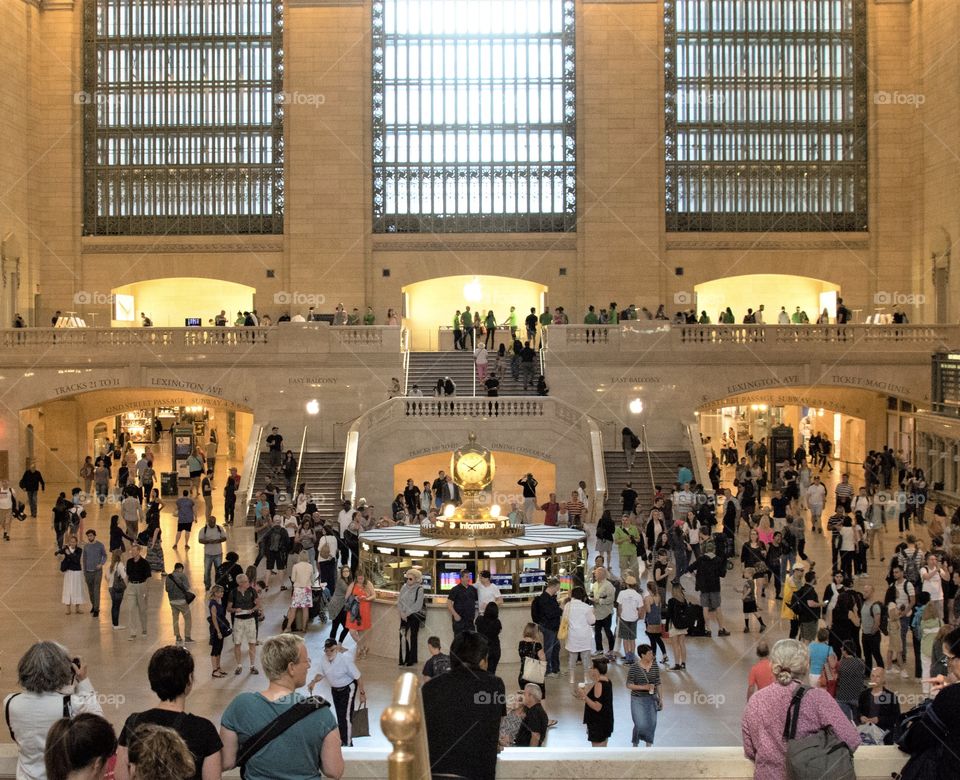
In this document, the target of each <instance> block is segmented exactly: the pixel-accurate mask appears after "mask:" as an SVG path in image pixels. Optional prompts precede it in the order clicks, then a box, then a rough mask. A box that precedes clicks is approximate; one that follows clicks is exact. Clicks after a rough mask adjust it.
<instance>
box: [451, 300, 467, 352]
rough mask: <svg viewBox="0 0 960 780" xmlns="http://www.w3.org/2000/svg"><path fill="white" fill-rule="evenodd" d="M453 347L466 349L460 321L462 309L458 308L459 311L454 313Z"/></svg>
mask: <svg viewBox="0 0 960 780" xmlns="http://www.w3.org/2000/svg"><path fill="white" fill-rule="evenodd" d="M453 348H454V349H466V345H465V344H464V343H463V328H462V325H461V321H460V309H457V313H456V314H454V315H453Z"/></svg>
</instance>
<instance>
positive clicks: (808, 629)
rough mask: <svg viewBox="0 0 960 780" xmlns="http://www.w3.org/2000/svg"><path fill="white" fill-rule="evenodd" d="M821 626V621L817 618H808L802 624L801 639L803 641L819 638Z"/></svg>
mask: <svg viewBox="0 0 960 780" xmlns="http://www.w3.org/2000/svg"><path fill="white" fill-rule="evenodd" d="M819 627H820V623H819V622H818V621H816V620H808V621H807V622H805V623H801V624H800V641H801V642H812V641H813V640H814V639H816V638H817V629H818V628H819Z"/></svg>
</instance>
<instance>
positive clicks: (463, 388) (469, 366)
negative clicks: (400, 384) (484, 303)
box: [406, 350, 549, 396]
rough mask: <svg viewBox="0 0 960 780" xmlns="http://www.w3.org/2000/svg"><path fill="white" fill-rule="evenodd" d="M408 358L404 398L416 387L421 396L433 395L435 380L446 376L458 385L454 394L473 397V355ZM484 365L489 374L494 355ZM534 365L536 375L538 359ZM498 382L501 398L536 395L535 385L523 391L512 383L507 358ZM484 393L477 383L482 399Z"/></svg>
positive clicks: (426, 354) (520, 385)
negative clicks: (408, 364)
mask: <svg viewBox="0 0 960 780" xmlns="http://www.w3.org/2000/svg"><path fill="white" fill-rule="evenodd" d="M409 357H410V366H409V371H408V373H407V388H406V393H407V395H410V393H411V392H412V389H413V386H414V385H417V386H418V387H419V388H420V390H421V391H422V392H423V394H424V395H426V396H430V395H433V388H434V387H436V384H437V380H438V379H441V378H442V377H445V376H448V377H450V378H451V379H452V380H453V382H454V384H455V385H456V386H457V395H467V396H469V395H472V394H473V374H474V370H475V369H474V363H473V353H472V352H470V351H466V350H456V351H453V352H411V353H410V356H409ZM487 366H488V369H487V370H488V371H489V372H491V373H492V372H493V370H494V368H495V367H496V355H495V354H493V353H491V355H490V360H489V361H488V363H487ZM534 366H535V368H534V371H535V373H536V374H539V371H540V363H539V361H538V360H535V361H534ZM534 378H536V377H534ZM499 379H500V395H536V394H537V390H536V387H535V386H533V385H531V387H530V388H529V389H528V390H524V389H523V382H521V381H517V380H515V379H514V378H513V377H512V376H511V375H510V362H509V358H507V362H506V364H505V367H504V369H503V371H502V372H501V375H500V377H499ZM548 384H549V382H548ZM486 394H487V391H486V389H485V388H484V387H483V385H482V384H480V383H479V382H478V383H477V395H480V396H484V395H486Z"/></svg>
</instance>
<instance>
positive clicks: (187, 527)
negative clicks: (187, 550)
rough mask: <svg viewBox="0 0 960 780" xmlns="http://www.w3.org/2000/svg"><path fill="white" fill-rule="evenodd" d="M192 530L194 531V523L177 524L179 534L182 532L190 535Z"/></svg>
mask: <svg viewBox="0 0 960 780" xmlns="http://www.w3.org/2000/svg"><path fill="white" fill-rule="evenodd" d="M192 529H193V523H177V533H180V532H181V531H185V532H186V533H190V531H191V530H192Z"/></svg>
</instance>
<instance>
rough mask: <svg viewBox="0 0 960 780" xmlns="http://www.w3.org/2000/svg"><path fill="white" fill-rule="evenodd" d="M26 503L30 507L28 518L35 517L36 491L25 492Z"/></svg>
mask: <svg viewBox="0 0 960 780" xmlns="http://www.w3.org/2000/svg"><path fill="white" fill-rule="evenodd" d="M27 503H28V504H29V505H30V517H36V516H37V491H36V490H28V491H27Z"/></svg>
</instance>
